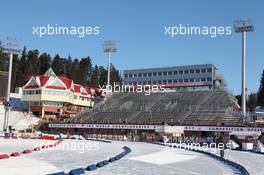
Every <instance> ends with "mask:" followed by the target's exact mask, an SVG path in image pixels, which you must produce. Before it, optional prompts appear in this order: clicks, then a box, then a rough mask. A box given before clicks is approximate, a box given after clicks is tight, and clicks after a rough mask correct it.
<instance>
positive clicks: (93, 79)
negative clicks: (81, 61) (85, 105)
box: [89, 65, 100, 87]
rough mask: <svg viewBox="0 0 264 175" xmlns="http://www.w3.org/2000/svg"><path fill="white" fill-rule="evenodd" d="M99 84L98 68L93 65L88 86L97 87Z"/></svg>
mask: <svg viewBox="0 0 264 175" xmlns="http://www.w3.org/2000/svg"><path fill="white" fill-rule="evenodd" d="M99 83H100V70H99V67H98V66H97V65H95V66H94V69H93V72H92V76H91V81H90V83H89V85H90V86H92V87H99Z"/></svg>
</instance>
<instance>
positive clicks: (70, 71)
mask: <svg viewBox="0 0 264 175" xmlns="http://www.w3.org/2000/svg"><path fill="white" fill-rule="evenodd" d="M72 64H73V63H72V58H71V56H70V55H69V56H68V59H67V60H66V61H65V74H66V77H68V78H71V79H73V65H72Z"/></svg>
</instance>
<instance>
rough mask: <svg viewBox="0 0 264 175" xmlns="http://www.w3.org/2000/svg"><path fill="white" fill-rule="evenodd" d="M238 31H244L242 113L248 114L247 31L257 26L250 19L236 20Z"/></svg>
mask: <svg viewBox="0 0 264 175" xmlns="http://www.w3.org/2000/svg"><path fill="white" fill-rule="evenodd" d="M234 28H235V32H236V33H242V98H241V102H242V104H241V106H242V114H243V116H245V115H246V33H247V32H253V31H254V30H255V26H254V25H253V24H252V22H251V21H250V20H238V21H234Z"/></svg>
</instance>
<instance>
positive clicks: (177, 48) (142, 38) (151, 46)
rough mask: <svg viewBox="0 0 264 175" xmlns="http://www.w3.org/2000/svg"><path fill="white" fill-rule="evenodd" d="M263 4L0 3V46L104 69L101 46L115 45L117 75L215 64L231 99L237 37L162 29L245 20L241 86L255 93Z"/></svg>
mask: <svg viewBox="0 0 264 175" xmlns="http://www.w3.org/2000/svg"><path fill="white" fill-rule="evenodd" d="M263 8H264V1H261V0H259V1H256V0H252V1H248V0H233V1H230V0H223V1H212V0H200V1H198V0H185V1H180V0H179V1H177V0H130V1H128V0H104V1H103V0H93V1H92V0H75V1H73V0H72V1H63V0H57V1H56V0H45V1H36V0H25V1H21V0H17V1H14V0H8V1H5V2H1V6H0V12H1V22H0V39H3V38H4V37H5V36H16V37H18V38H21V39H22V43H23V45H26V47H27V49H28V50H29V49H35V48H36V49H39V51H40V52H41V53H42V52H48V53H50V54H51V55H52V56H54V54H56V53H58V54H60V56H62V57H67V56H68V55H69V54H70V55H71V56H72V57H73V58H75V57H78V58H81V57H85V56H90V57H91V58H92V60H93V64H99V65H104V66H105V65H106V64H107V55H106V54H105V53H103V52H102V43H103V41H104V40H109V39H114V40H116V43H117V48H118V52H117V53H115V54H114V55H113V63H114V65H115V66H116V67H117V68H118V69H119V70H124V69H136V68H148V67H162V66H177V65H188V64H202V63H213V64H215V65H216V66H217V68H218V73H219V74H223V75H224V76H225V78H226V80H227V83H228V87H229V88H230V89H231V90H233V92H234V93H240V89H241V83H240V82H241V45H242V43H241V34H237V33H234V32H232V34H231V35H224V36H220V37H216V38H211V37H208V36H201V35H200V36H198V35H192V36H180V37H175V38H170V37H169V36H167V35H165V34H164V31H165V30H164V27H165V26H178V25H179V24H182V25H190V26H208V27H211V26H233V21H234V20H236V19H251V20H252V21H253V22H254V24H255V25H256V30H255V32H253V33H249V34H248V35H247V36H248V37H247V39H248V40H247V44H248V47H247V58H248V60H247V63H248V64H247V86H248V91H249V92H251V91H257V89H258V87H259V81H260V80H259V79H260V75H261V72H262V70H263V69H264V61H263V59H264V56H263V50H264V49H263V41H264V33H263V31H264V20H263V17H264V11H263ZM47 24H51V25H56V24H57V25H59V26H65V25H67V26H99V27H100V34H99V35H92V36H86V37H84V38H79V37H76V36H67V35H66V36H44V37H41V38H40V37H38V36H36V35H33V34H32V33H33V29H32V27H33V26H47Z"/></svg>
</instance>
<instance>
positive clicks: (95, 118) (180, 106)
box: [45, 64, 245, 140]
mask: <svg viewBox="0 0 264 175" xmlns="http://www.w3.org/2000/svg"><path fill="white" fill-rule="evenodd" d="M156 69H157V70H156ZM156 69H155V70H156V71H158V72H162V74H164V75H166V76H168V75H170V74H171V73H168V72H175V71H177V72H180V71H182V72H183V74H184V72H185V73H187V72H188V75H171V76H174V77H171V78H174V79H177V78H179V77H181V78H180V79H186V78H187V77H188V81H186V82H183V84H181V81H180V83H174V84H173V83H172V84H166V83H168V81H166V82H165V84H159V83H158V82H161V83H162V82H163V81H156V77H154V78H153V77H152V78H153V80H150V78H146V81H145V80H143V79H142V77H140V80H138V81H140V82H142V81H144V82H148V81H151V82H152V84H150V86H149V87H151V86H156V85H158V86H164V87H165V91H157V92H152V93H150V94H146V93H144V92H137V91H133V92H131V91H130V92H127V91H126V92H114V93H111V95H109V96H108V98H107V99H105V100H101V101H100V102H98V103H96V104H95V105H94V107H93V108H91V109H88V110H86V111H83V112H81V113H79V114H77V115H76V116H75V117H72V118H68V119H65V120H64V121H62V122H61V121H54V122H53V123H49V125H46V127H45V130H46V129H47V130H49V131H50V130H52V131H58V132H60V131H61V132H72V133H84V134H95V135H105V136H109V135H112V136H113V135H123V136H125V137H128V138H130V139H131V138H132V137H131V135H132V136H133V137H134V136H135V137H137V139H136V140H144V139H146V138H147V137H148V136H150V137H152V138H153V137H155V139H156V138H158V137H156V136H157V135H158V136H162V135H163V134H169V135H174V136H176V135H177V136H183V135H185V136H186V135H189V136H198V137H207V136H210V137H214V136H216V135H218V134H219V133H221V132H222V131H223V130H224V132H226V133H225V134H226V135H228V132H229V131H230V130H237V129H238V128H237V127H244V126H245V125H244V124H245V123H244V121H243V117H241V115H239V111H240V107H239V105H238V102H237V99H236V98H235V97H234V95H233V94H232V93H231V92H230V91H229V90H228V88H227V87H226V86H225V83H224V78H223V77H221V78H219V77H220V76H218V75H217V74H216V70H217V69H216V67H215V66H214V65H213V64H206V65H197V66H196V65H192V66H181V67H173V69H175V70H172V68H170V69H168V70H167V69H166V68H162V69H161V68H160V69H158V68H156ZM151 70H154V69H151ZM193 70H194V73H191V75H190V72H193ZM130 71H131V70H130ZM144 71H145V69H143V70H136V72H141V73H137V74H142V76H143V74H144V73H142V72H144ZM147 71H149V69H147ZM166 71H168V72H167V73H164V72H166ZM132 72H134V71H131V73H128V71H126V73H125V74H126V76H127V79H125V81H128V82H132V81H134V80H128V79H129V77H130V79H133V76H134V74H135V73H132ZM145 72H146V71H145ZM129 74H132V75H133V76H132V77H131V76H130V75H129ZM146 75H147V76H148V73H147V74H146ZM152 75H153V73H152ZM155 75H157V76H158V75H159V74H158V73H157V74H155ZM137 76H138V75H136V77H135V78H136V79H138V77H137ZM183 76H186V78H184V77H183ZM143 77H144V76H143ZM202 77H207V78H206V81H207V79H208V80H209V82H203V81H202V79H203V78H202ZM208 77H209V78H208ZM167 78H168V77H167ZM147 79H148V80H147ZM160 79H161V78H160ZM192 79H194V80H197V81H198V80H199V82H196V83H195V84H194V85H193V81H192ZM219 80H221V81H220V82H221V83H217V81H219ZM177 81H178V80H177ZM153 82H154V84H153ZM157 83H158V84H157ZM197 83H198V84H197ZM125 84H128V85H131V86H133V87H135V88H136V87H137V86H148V85H149V84H142V85H140V84H130V83H125ZM181 85H182V87H183V88H181ZM192 86H194V87H192ZM175 87H176V88H175ZM186 87H187V88H186ZM48 127H49V128H48ZM234 127H235V128H234ZM240 129H241V128H240ZM242 129H243V128H242ZM227 131H228V132H227ZM132 140H133V139H132Z"/></svg>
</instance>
